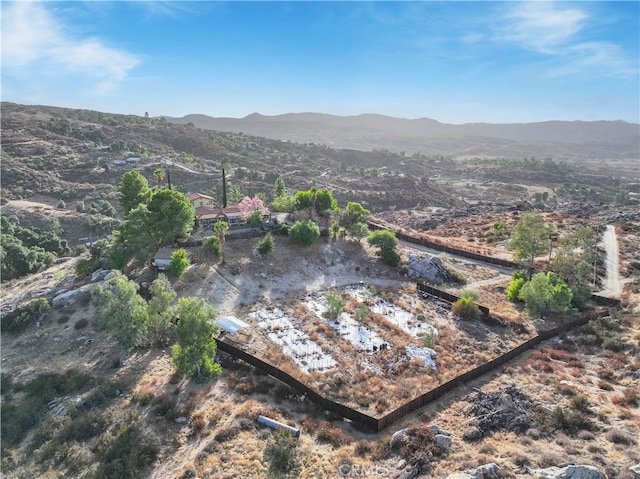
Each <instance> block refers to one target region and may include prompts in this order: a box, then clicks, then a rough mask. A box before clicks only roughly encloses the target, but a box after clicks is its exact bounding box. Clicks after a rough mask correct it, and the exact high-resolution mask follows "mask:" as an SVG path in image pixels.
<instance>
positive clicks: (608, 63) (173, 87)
mask: <svg viewBox="0 0 640 479" xmlns="http://www.w3.org/2000/svg"><path fill="white" fill-rule="evenodd" d="M1 9H2V38H3V42H2V100H3V101H11V102H14V103H23V104H42V105H50V106H59V107H68V108H82V109H91V110H99V111H104V112H109V113H122V114H135V115H144V114H145V112H148V113H149V115H150V116H171V117H182V116H185V115H188V114H203V115H208V116H211V117H215V118H236V119H241V118H244V117H246V116H248V115H250V114H252V113H259V114H261V115H264V116H275V115H282V114H288V113H319V114H328V115H336V116H358V115H366V114H378V115H384V116H389V117H394V118H405V119H422V118H429V119H433V120H436V121H438V122H441V123H449V124H465V123H535V122H543V121H554V120H558V121H600V120H609V121H625V122H627V123H633V124H638V123H640V108H639V104H640V92H639V90H640V89H639V87H638V73H639V71H638V70H639V67H638V58H639V56H640V51H639V45H638V31H639V30H640V15H639V13H640V8H639V4H638V2H577V1H576V2H573V1H572V2H115V1H112V2H2V4H1Z"/></svg>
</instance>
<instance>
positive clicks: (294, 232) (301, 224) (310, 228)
mask: <svg viewBox="0 0 640 479" xmlns="http://www.w3.org/2000/svg"><path fill="white" fill-rule="evenodd" d="M318 236H320V228H318V225H317V224H315V223H314V222H313V221H310V220H306V221H296V222H295V224H294V225H293V226H292V227H291V229H290V230H289V238H291V241H293V242H294V243H298V244H300V245H302V246H311V245H312V244H313V242H314V241H315V239H316V238H317V237H318Z"/></svg>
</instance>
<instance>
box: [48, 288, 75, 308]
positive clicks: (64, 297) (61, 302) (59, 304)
mask: <svg viewBox="0 0 640 479" xmlns="http://www.w3.org/2000/svg"><path fill="white" fill-rule="evenodd" d="M81 296H82V290H80V289H72V290H71V291H67V292H66V293H62V294H59V295H57V296H56V297H55V298H53V301H51V306H53V307H54V308H66V307H67V306H71V305H72V304H75V303H76V302H78V300H79V299H80V297H81Z"/></svg>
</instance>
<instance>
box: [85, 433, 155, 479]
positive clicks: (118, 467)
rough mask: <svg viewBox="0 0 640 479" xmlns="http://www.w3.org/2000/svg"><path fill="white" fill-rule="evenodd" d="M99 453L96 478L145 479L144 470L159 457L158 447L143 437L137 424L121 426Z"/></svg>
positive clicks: (106, 441)
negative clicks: (140, 478)
mask: <svg viewBox="0 0 640 479" xmlns="http://www.w3.org/2000/svg"><path fill="white" fill-rule="evenodd" d="M109 439H110V440H104V442H105V443H106V445H102V444H101V446H102V447H101V448H100V449H99V451H98V460H99V463H100V467H99V468H98V471H97V473H96V477H122V478H125V477H127V478H133V477H144V476H145V474H143V470H144V469H145V468H146V467H147V466H148V465H149V464H150V463H152V462H153V461H154V460H155V459H156V457H157V456H158V447H157V446H155V445H153V444H150V443H149V442H148V441H147V440H145V438H144V437H143V436H142V433H141V432H140V430H139V426H138V425H137V424H135V423H134V424H127V425H121V426H120V427H119V428H117V429H116V431H115V433H114V435H113V437H112V438H109Z"/></svg>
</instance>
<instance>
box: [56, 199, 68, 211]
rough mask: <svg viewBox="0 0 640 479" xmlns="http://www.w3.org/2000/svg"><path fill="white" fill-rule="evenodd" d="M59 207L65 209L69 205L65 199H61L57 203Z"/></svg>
mask: <svg viewBox="0 0 640 479" xmlns="http://www.w3.org/2000/svg"><path fill="white" fill-rule="evenodd" d="M57 207H58V209H60V210H63V209H65V208H66V207H67V204H66V203H65V202H64V200H60V201H58V205H57Z"/></svg>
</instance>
